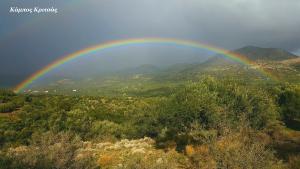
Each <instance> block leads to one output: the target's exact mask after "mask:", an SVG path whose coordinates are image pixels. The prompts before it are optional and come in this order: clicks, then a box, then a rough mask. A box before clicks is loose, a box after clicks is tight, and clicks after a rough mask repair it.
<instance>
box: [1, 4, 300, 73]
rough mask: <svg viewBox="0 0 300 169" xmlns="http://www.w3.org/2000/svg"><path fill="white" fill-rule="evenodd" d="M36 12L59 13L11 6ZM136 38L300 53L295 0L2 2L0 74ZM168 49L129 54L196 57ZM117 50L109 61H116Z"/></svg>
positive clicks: (299, 13)
mask: <svg viewBox="0 0 300 169" xmlns="http://www.w3.org/2000/svg"><path fill="white" fill-rule="evenodd" d="M35 6H38V7H52V6H53V7H55V8H58V10H59V13H58V14H12V13H9V9H10V7H19V8H25V7H26V8H29V7H35ZM141 37H170V38H181V39H191V40H195V41H202V42H206V43H209V44H212V45H215V46H219V47H223V48H226V49H236V48H240V47H243V46H246V45H255V46H261V47H276V48H283V49H286V50H288V51H290V52H294V53H298V54H300V1H299V0H1V1H0V57H1V62H0V72H1V73H0V74H8V73H11V74H25V75H28V74H30V73H32V72H34V71H36V70H38V69H40V68H41V67H43V66H45V65H47V64H48V63H50V62H51V61H53V60H55V59H56V58H58V57H60V56H63V55H66V54H68V53H72V52H74V51H76V50H78V49H82V48H85V47H88V46H90V45H93V44H98V43H101V42H104V41H108V40H112V39H123V38H141ZM171 48H173V47H166V49H159V50H155V47H153V46H149V47H147V46H143V47H142V48H135V49H134V50H135V51H136V52H137V53H135V55H142V54H143V55H147V57H149V56H153V55H160V54H159V53H161V54H168V55H172V54H174V55H176V54H177V55H179V54H180V55H188V56H190V57H194V56H195V55H197V52H195V51H194V50H190V51H189V50H187V49H183V50H182V51H180V52H178V51H176V50H179V49H176V50H175V49H174V50H175V51H176V52H172V50H173V49H172V50H171V51H170V49H171ZM120 50H121V49H120ZM120 50H119V51H118V50H116V53H114V52H113V51H112V52H111V53H108V54H107V55H117V53H118V52H119V53H120ZM132 50H133V49H127V50H124V49H123V50H122V53H125V54H126V53H127V54H128V55H132V52H133V51H132ZM154 51H155V52H154ZM160 51H161V52H160ZM166 51H168V52H166ZM178 53H179V54H178ZM200 54H201V55H205V51H200V52H199V55H200ZM148 60H149V59H148ZM152 60H153V59H152ZM155 60H157V61H159V57H156V58H155ZM113 62H117V61H116V60H114V61H113ZM142 62H143V61H141V63H142Z"/></svg>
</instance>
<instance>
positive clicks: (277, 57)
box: [234, 46, 298, 61]
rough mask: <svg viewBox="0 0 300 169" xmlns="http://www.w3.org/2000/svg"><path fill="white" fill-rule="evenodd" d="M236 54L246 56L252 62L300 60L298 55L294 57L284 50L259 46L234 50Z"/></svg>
mask: <svg viewBox="0 0 300 169" xmlns="http://www.w3.org/2000/svg"><path fill="white" fill-rule="evenodd" d="M234 52H236V53H239V54H241V55H244V56H245V57H247V58H248V59H250V60H253V61H256V60H273V61H282V60H286V59H295V58H298V56H297V55H294V54H292V53H290V52H288V51H286V50H284V49H280V48H263V47H257V46H245V47H242V48H239V49H237V50H234Z"/></svg>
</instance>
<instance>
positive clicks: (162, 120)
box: [0, 77, 300, 168]
mask: <svg viewBox="0 0 300 169" xmlns="http://www.w3.org/2000/svg"><path fill="white" fill-rule="evenodd" d="M299 91H300V90H299V86H297V85H289V84H284V85H276V86H268V87H266V86H260V85H251V86H250V85H247V84H245V83H242V82H238V81H233V80H222V81H218V80H217V79H214V78H210V77H208V78H204V79H202V80H200V81H198V82H189V83H187V84H186V85H185V86H184V87H182V88H180V89H178V90H176V91H175V92H173V94H171V95H166V96H161V95H158V96H155V95H151V96H144V97H142V96H139V97H138V96H137V97H125V96H124V97H96V96H95V97H88V96H60V95H31V96H24V95H15V94H14V93H11V92H7V91H1V97H0V107H1V105H3V107H5V106H4V105H6V106H7V105H9V104H13V105H15V106H14V107H12V108H11V109H9V108H5V110H6V111H1V112H8V113H5V114H2V115H1V116H0V146H1V152H0V153H1V158H0V166H6V168H9V167H10V168H97V167H102V168H286V167H289V168H297V167H295V166H297V165H298V163H297V161H298V160H299V151H294V152H292V153H289V152H287V153H283V152H280V151H278V152H277V150H278V146H279V147H280V145H281V142H276V140H280V138H281V136H283V135H284V134H278V133H279V131H284V132H288V130H287V129H286V128H285V127H284V123H282V122H285V123H287V121H291V120H293V121H295V122H296V125H298V123H297V121H298V120H299V110H300V108H299V104H300V102H299V99H300V93H299ZM2 109H4V108H2ZM2 109H1V110H2ZM8 109H9V110H8ZM298 136H299V135H297V134H295V135H293V136H291V138H293V139H294V140H293V141H294V144H293V145H294V146H296V149H297V148H299V147H300V138H298ZM144 137H149V139H150V138H151V140H152V141H150V142H147V141H146V142H143V141H142V143H140V142H139V141H134V140H139V139H142V138H144ZM126 139H129V140H131V141H132V142H131V141H130V145H132V146H133V147H135V148H136V149H137V150H136V151H134V152H136V153H133V152H132V151H133V150H132V149H130V150H129V149H128V147H126V146H124V145H123V142H124V140H126ZM122 141H123V142H122ZM87 142H88V143H89V144H88V145H89V146H87ZM119 142H121V143H122V146H123V147H122V146H121V147H120V144H121V143H120V144H119ZM125 142H126V141H125ZM98 144H101V145H102V144H105V145H106V144H109V145H113V144H115V145H118V146H119V147H118V146H116V147H117V148H113V149H111V150H110V149H109V150H105V149H104V148H99V147H98V148H97V145H98ZM139 144H142V145H143V146H141V147H139V146H137V145H139ZM98 146H99V145H98ZM129 147H130V146H129ZM141 154H143V155H142V156H141ZM281 154H284V155H281ZM297 154H298V155H297ZM115 156H122V158H121V159H123V160H121V159H119V158H115ZM288 156H289V157H288ZM79 157H80V158H79ZM124 159H126V160H124ZM289 161H290V162H289ZM4 168H5V167H4Z"/></svg>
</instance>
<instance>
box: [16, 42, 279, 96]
mask: <svg viewBox="0 0 300 169" xmlns="http://www.w3.org/2000/svg"><path fill="white" fill-rule="evenodd" d="M152 43H154V44H166V45H180V46H187V47H192V48H201V49H207V50H209V51H213V52H216V53H218V54H222V55H224V56H226V57H227V58H230V59H232V60H234V61H236V62H239V63H242V64H245V65H255V63H254V62H253V61H251V60H249V59H247V58H246V57H245V56H243V55H240V54H238V53H234V52H231V51H228V50H226V49H222V48H219V47H215V46H212V45H209V44H205V43H202V42H198V41H191V40H181V39H173V38H136V39H124V40H114V41H109V42H105V43H101V44H97V45H94V46H91V47H88V48H85V49H82V50H79V51H76V52H74V53H72V54H69V55H67V56H63V57H61V58H59V59H57V60H55V61H54V62H52V63H50V64H49V65H47V66H45V67H44V68H42V69H40V70H38V71H37V72H35V73H33V74H32V75H31V76H29V77H28V78H26V79H25V80H24V81H22V82H21V83H20V84H18V85H17V86H16V87H15V89H14V91H15V92H17V93H18V92H20V91H22V90H24V89H25V88H26V87H28V86H29V85H30V84H32V83H33V82H34V81H35V80H37V79H39V78H40V77H42V76H44V75H45V74H47V73H48V72H50V71H51V70H53V69H55V68H56V67H59V66H61V65H63V64H64V63H67V62H69V61H71V60H73V59H76V58H79V57H83V56H86V55H88V54H92V53H95V52H99V51H102V50H105V49H109V48H116V47H121V46H127V45H136V44H152ZM258 67H259V66H258ZM259 71H260V72H261V73H262V74H264V75H266V76H267V77H270V78H271V79H273V78H272V75H271V74H270V73H269V72H267V71H266V70H264V69H262V68H260V67H259Z"/></svg>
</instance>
